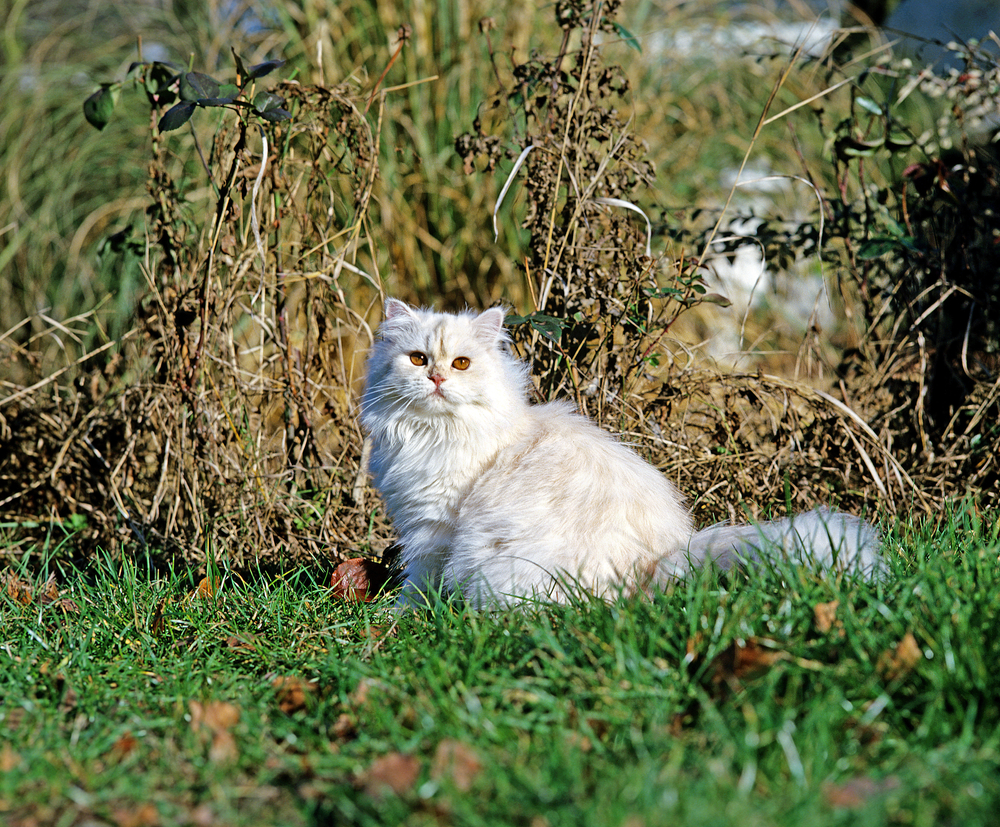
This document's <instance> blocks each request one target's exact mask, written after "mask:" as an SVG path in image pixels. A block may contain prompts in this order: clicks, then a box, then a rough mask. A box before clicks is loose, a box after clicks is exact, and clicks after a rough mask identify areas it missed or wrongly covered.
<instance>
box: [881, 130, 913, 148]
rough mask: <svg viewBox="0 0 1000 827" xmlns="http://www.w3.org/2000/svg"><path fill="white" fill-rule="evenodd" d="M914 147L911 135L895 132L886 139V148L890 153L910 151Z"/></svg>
mask: <svg viewBox="0 0 1000 827" xmlns="http://www.w3.org/2000/svg"><path fill="white" fill-rule="evenodd" d="M911 146H913V139H912V138H911V137H910V136H909V135H904V134H902V133H901V132H893V133H892V134H891V135H889V137H888V138H886V139H885V148H886V149H888V150H889V151H890V152H899V151H901V150H904V149H909V148H910V147H911Z"/></svg>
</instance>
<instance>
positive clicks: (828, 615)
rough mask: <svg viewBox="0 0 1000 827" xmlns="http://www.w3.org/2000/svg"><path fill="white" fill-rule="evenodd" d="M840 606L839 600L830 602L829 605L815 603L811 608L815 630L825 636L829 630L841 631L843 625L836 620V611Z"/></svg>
mask: <svg viewBox="0 0 1000 827" xmlns="http://www.w3.org/2000/svg"><path fill="white" fill-rule="evenodd" d="M839 606H840V601H839V600H831V601H830V602H829V603H817V604H816V605H815V606H813V616H814V617H815V622H816V630H817V631H818V632H821V633H822V634H826V633H827V632H829V631H830V630H831V629H833V628H834V627H836V628H837V629H843V628H844V624H843V622H842V621H840V620H838V619H837V609H838V608H839Z"/></svg>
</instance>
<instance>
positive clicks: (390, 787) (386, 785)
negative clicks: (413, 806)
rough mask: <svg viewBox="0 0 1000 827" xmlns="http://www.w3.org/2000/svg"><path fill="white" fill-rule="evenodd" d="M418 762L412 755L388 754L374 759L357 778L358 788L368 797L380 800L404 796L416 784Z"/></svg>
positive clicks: (418, 773) (418, 772) (418, 768)
mask: <svg viewBox="0 0 1000 827" xmlns="http://www.w3.org/2000/svg"><path fill="white" fill-rule="evenodd" d="M419 775H420V761H419V760H418V759H417V758H415V757H414V756H412V755H404V754H403V753H401V752H390V753H389V754H388V755H383V756H382V757H381V758H376V759H375V760H374V761H372V763H371V764H370V765H369V766H368V769H366V770H365V771H364V772H362V773H361V775H360V776H359V777H358V784H359V786H360V787H361V788H362V789H363V790H364V791H365V792H366V793H368V795H370V796H372V797H375V798H382V797H385V796H386V795H388V794H394V795H405V794H406V793H408V792H409V791H410V790H412V789H413V786H414V785H415V784H416V783H417V777H418V776H419Z"/></svg>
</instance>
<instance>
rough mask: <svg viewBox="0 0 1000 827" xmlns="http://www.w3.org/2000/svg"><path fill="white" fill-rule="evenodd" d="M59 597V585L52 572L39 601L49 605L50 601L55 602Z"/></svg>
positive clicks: (43, 587) (42, 589)
mask: <svg viewBox="0 0 1000 827" xmlns="http://www.w3.org/2000/svg"><path fill="white" fill-rule="evenodd" d="M58 599H59V586H58V585H56V576H55V575H54V574H50V575H49V577H48V579H47V580H46V581H45V583H44V584H43V585H42V588H41V594H40V595H39V597H38V602H39V603H41V604H42V605H43V606H47V605H48V604H49V603H55V601H57V600H58Z"/></svg>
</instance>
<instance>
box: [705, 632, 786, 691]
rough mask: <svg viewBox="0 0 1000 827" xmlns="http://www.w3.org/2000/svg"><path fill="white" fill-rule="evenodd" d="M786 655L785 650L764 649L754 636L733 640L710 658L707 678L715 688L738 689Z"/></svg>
mask: <svg viewBox="0 0 1000 827" xmlns="http://www.w3.org/2000/svg"><path fill="white" fill-rule="evenodd" d="M786 657H787V654H786V653H785V652H781V651H771V650H768V649H764V648H763V647H761V645H760V644H759V643H758V642H757V640H756V639H755V638H747V639H746V640H745V641H740V640H734V641H733V642H732V643H731V644H729V646H727V647H726V648H725V650H724V651H722V652H720V653H719V654H718V655H716V656H715V658H714V659H713V660H712V663H711V664H710V665H709V667H708V678H709V681H710V682H711V684H712V685H713V686H715V687H717V688H718V687H721V686H722V685H726V686H728V687H729V688H730V689H733V690H738V689H740V688H741V685H742V683H743V682H744V681H747V680H751V679H752V678H756V677H759V676H760V675H762V674H764V673H765V672H767V671H768V670H769V669H770V668H771V667H772V666H773V665H774V664H775V663H777V662H778V661H780V660H784V659H785V658H786Z"/></svg>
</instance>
